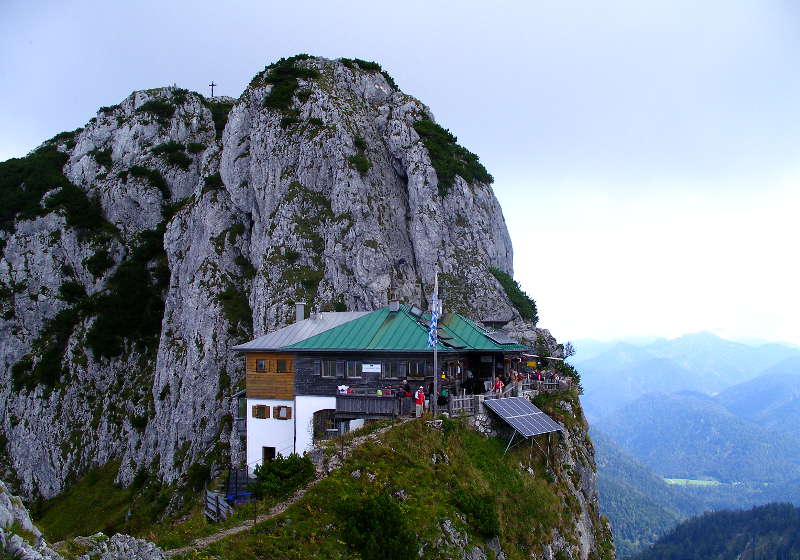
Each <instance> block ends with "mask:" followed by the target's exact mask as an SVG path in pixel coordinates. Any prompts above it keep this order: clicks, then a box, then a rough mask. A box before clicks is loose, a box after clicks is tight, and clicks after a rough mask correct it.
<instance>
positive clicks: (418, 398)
mask: <svg viewBox="0 0 800 560" xmlns="http://www.w3.org/2000/svg"><path fill="white" fill-rule="evenodd" d="M414 403H415V404H416V405H417V407H416V408H417V410H416V412H417V418H419V417H420V416H422V410H423V409H424V408H425V391H424V389H423V388H422V386H420V388H419V389H417V392H416V393H415V394H414Z"/></svg>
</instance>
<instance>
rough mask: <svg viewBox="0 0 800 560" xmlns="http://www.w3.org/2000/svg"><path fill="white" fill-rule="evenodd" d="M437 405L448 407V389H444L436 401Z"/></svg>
mask: <svg viewBox="0 0 800 560" xmlns="http://www.w3.org/2000/svg"><path fill="white" fill-rule="evenodd" d="M436 404H437V405H439V406H447V389H442V391H441V392H440V393H439V396H438V397H437V399H436Z"/></svg>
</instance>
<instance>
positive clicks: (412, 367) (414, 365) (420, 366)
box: [408, 360, 431, 377]
mask: <svg viewBox="0 0 800 560" xmlns="http://www.w3.org/2000/svg"><path fill="white" fill-rule="evenodd" d="M430 369H431V368H430V367H428V362H426V361H425V360H412V361H410V362H408V376H409V377H425V375H426V374H428V375H430V372H429V370H430Z"/></svg>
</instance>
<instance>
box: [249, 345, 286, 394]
mask: <svg viewBox="0 0 800 560" xmlns="http://www.w3.org/2000/svg"><path fill="white" fill-rule="evenodd" d="M245 372H246V382H247V397H248V398H252V399H277V400H287V401H288V400H292V399H294V395H295V390H294V372H295V368H294V356H293V355H292V354H275V353H270V352H248V353H247V354H245Z"/></svg>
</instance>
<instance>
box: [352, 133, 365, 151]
mask: <svg viewBox="0 0 800 560" xmlns="http://www.w3.org/2000/svg"><path fill="white" fill-rule="evenodd" d="M353 145H354V146H355V147H356V149H357V150H359V151H361V152H363V151H364V150H366V149H367V141H366V140H364V138H363V137H361V136H353Z"/></svg>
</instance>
